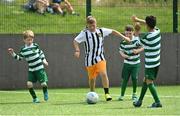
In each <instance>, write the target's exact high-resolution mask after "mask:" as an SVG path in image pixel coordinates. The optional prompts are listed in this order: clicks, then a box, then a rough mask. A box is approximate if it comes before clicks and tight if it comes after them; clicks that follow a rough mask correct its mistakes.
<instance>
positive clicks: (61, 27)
mask: <svg viewBox="0 0 180 116" xmlns="http://www.w3.org/2000/svg"><path fill="white" fill-rule="evenodd" d="M16 1H17V3H13V4H9V5H8V4H6V5H4V4H0V16H1V18H0V22H1V24H0V33H22V31H23V30H26V29H32V30H33V31H34V32H35V33H68V34H70V33H79V32H80V31H81V30H82V29H83V28H84V27H85V13H86V11H85V2H84V1H83V0H81V1H77V0H70V1H71V3H72V5H73V6H74V9H75V10H76V11H77V12H78V13H80V16H79V17H78V16H72V15H67V16H65V17H62V16H59V15H51V14H47V15H46V16H42V15H39V14H37V13H32V12H27V11H23V9H22V8H21V5H22V4H24V3H25V0H16ZM82 1H83V2H82ZM106 1H107V0H106ZM121 1H123V0H121ZM114 2H116V1H115V0H114ZM114 2H111V4H114ZM107 4H108V5H110V6H106V5H104V4H103V5H102V6H94V5H93V6H92V15H93V16H95V17H96V18H97V20H98V26H99V27H101V26H103V27H108V28H113V29H116V30H119V31H121V32H122V31H123V30H124V26H125V25H127V24H131V20H130V17H131V16H132V15H133V14H136V15H137V16H139V17H140V18H144V17H145V16H146V15H155V16H156V17H157V25H158V27H159V28H160V29H161V31H162V32H172V19H173V18H172V3H171V2H168V3H167V4H166V5H165V4H160V3H157V4H154V5H152V4H144V3H142V4H130V5H128V4H127V5H126V4H124V5H121V4H118V6H114V5H111V4H110V3H109V2H108V3H107ZM139 5H140V6H139ZM179 7H180V5H179ZM179 9H180V8H179ZM179 19H180V18H179ZM179 21H180V20H179ZM179 29H180V26H179Z"/></svg>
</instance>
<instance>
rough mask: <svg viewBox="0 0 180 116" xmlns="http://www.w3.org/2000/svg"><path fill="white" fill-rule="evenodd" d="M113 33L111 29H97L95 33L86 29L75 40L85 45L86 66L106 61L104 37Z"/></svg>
mask: <svg viewBox="0 0 180 116" xmlns="http://www.w3.org/2000/svg"><path fill="white" fill-rule="evenodd" d="M111 33H112V30H111V29H107V28H97V29H96V31H95V32H90V31H89V30H87V29H85V30H83V31H81V33H80V34H79V35H78V36H77V37H76V38H75V41H77V42H78V43H82V42H84V43H85V52H86V53H85V54H86V56H85V65H86V66H92V65H94V64H96V63H98V62H100V61H103V60H105V57H104V47H103V41H104V37H106V36H108V35H109V34H111Z"/></svg>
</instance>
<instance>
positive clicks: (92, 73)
mask: <svg viewBox="0 0 180 116" xmlns="http://www.w3.org/2000/svg"><path fill="white" fill-rule="evenodd" d="M86 69H87V72H88V78H89V88H90V91H95V86H96V76H97V72H96V69H95V66H94V65H93V66H89V67H86Z"/></svg>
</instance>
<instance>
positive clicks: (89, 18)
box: [86, 16, 96, 24]
mask: <svg viewBox="0 0 180 116" xmlns="http://www.w3.org/2000/svg"><path fill="white" fill-rule="evenodd" d="M95 22H96V18H94V17H93V16H88V17H87V18H86V23H87V24H93V23H95Z"/></svg>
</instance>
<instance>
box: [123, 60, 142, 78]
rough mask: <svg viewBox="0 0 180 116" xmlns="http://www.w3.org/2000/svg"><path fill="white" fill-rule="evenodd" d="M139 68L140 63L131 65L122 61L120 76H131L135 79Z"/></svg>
mask: <svg viewBox="0 0 180 116" xmlns="http://www.w3.org/2000/svg"><path fill="white" fill-rule="evenodd" d="M139 69H140V64H135V65H131V64H126V63H124V66H123V69H122V78H123V79H127V80H129V77H130V76H131V78H132V79H137V78H138V73H139Z"/></svg>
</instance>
